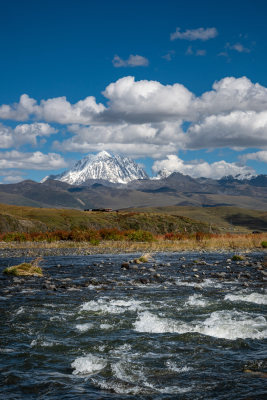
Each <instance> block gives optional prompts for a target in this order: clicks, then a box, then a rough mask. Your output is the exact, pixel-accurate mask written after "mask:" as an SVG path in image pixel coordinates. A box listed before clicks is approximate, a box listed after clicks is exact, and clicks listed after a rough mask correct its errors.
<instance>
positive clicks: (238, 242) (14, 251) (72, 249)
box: [0, 233, 267, 257]
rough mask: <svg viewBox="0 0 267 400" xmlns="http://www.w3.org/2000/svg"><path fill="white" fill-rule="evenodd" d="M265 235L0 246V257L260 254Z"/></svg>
mask: <svg viewBox="0 0 267 400" xmlns="http://www.w3.org/2000/svg"><path fill="white" fill-rule="evenodd" d="M264 243H267V233H261V234H246V235H230V234H227V235H217V236H214V237H210V238H209V237H203V238H199V239H198V240H197V239H192V238H186V239H182V240H163V239H158V240H156V241H153V242H132V241H111V240H105V241H104V240H103V241H101V242H100V243H99V244H97V245H93V244H91V243H90V242H74V241H57V242H52V243H48V242H0V257H21V256H22V257H23V256H27V257H38V256H60V255H91V254H122V253H135V252H141V253H143V252H182V251H194V252H196V251H197V252H205V251H216V252H220V251H234V252H238V251H242V252H246V251H249V252H250V251H264V248H265V247H264V246H265V245H264Z"/></svg>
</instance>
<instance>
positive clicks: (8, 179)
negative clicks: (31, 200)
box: [0, 175, 24, 183]
mask: <svg viewBox="0 0 267 400" xmlns="http://www.w3.org/2000/svg"><path fill="white" fill-rule="evenodd" d="M23 180H24V177H23V176H21V175H6V176H5V177H4V178H3V179H2V182H0V183H17V182H21V181H23Z"/></svg>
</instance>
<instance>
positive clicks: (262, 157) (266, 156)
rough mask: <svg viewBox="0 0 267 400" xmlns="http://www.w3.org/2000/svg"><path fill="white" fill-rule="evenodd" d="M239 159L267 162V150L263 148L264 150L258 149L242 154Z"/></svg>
mask: <svg viewBox="0 0 267 400" xmlns="http://www.w3.org/2000/svg"><path fill="white" fill-rule="evenodd" d="M239 159H240V160H241V161H243V162H246V161H248V160H255V161H261V162H265V163H267V151H266V150H263V151H256V152H255V153H247V154H243V155H242V156H240V157H239Z"/></svg>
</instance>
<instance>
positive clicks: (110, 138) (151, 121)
mask: <svg viewBox="0 0 267 400" xmlns="http://www.w3.org/2000/svg"><path fill="white" fill-rule="evenodd" d="M266 15H267V3H266V1H264V0H254V1H249V0H247V1H239V0H236V1H235V0H232V1H228V0H224V1H220V0H218V1H216V2H214V1H201V2H200V1H190V0H188V1H178V0H177V1H174V0H172V1H170V0H165V1H161V0H158V1H148V0H143V1H139V0H135V1H127V0H124V1H118V0H113V1H110V0H109V1H107V0H102V1H101V2H99V1H94V0H92V1H89V0H88V1H85V0H83V1H82V0H76V1H74V0H72V1H70V0H64V1H61V0H54V1H50V0H46V1H43V0H39V1H29V0H24V1H12V0H10V1H9V2H5V1H2V2H1V15H0V30H1V35H0V52H1V62H0V87H1V90H0V182H1V183H11V182H16V181H19V180H23V179H34V180H40V179H42V178H43V177H44V176H45V175H47V174H50V173H56V172H58V171H62V170H63V169H66V168H68V167H69V166H71V165H72V164H73V162H74V161H75V160H78V159H80V158H81V157H83V156H84V155H86V154H88V153H90V152H94V153H95V152H98V151H100V150H107V151H109V152H111V153H112V152H113V153H121V154H125V155H127V156H129V157H131V158H134V159H135V160H137V161H138V162H141V163H143V164H144V165H145V166H146V168H147V171H148V172H149V173H154V174H156V173H157V172H158V171H159V170H160V169H163V168H166V169H167V170H169V171H174V170H178V171H180V172H182V173H185V174H189V175H191V176H201V175H203V176H208V177H214V178H218V177H220V176H222V175H224V174H238V173H240V174H241V175H245V174H247V173H255V174H259V173H266V172H267V168H266V163H267V89H266V88H267V76H266V64H267V63H266V61H267V59H266V58H267V53H266V38H267V28H266ZM22 95H23V96H22ZM21 96H22V97H21Z"/></svg>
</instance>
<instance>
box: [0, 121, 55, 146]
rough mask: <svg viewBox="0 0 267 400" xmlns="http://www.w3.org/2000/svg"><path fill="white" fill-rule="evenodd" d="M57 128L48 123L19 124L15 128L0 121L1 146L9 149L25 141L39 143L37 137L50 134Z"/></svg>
mask: <svg viewBox="0 0 267 400" xmlns="http://www.w3.org/2000/svg"><path fill="white" fill-rule="evenodd" d="M54 133H57V130H56V129H55V128H53V127H52V126H50V125H49V124H46V123H41V122H40V123H38V122H35V123H33V124H21V125H17V126H16V127H15V128H14V129H12V128H10V127H8V126H4V125H3V124H1V123H0V148H2V149H8V148H10V147H13V146H15V147H17V146H20V145H22V144H25V143H30V144H32V145H36V144H37V137H42V136H50V135H52V134H54Z"/></svg>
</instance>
